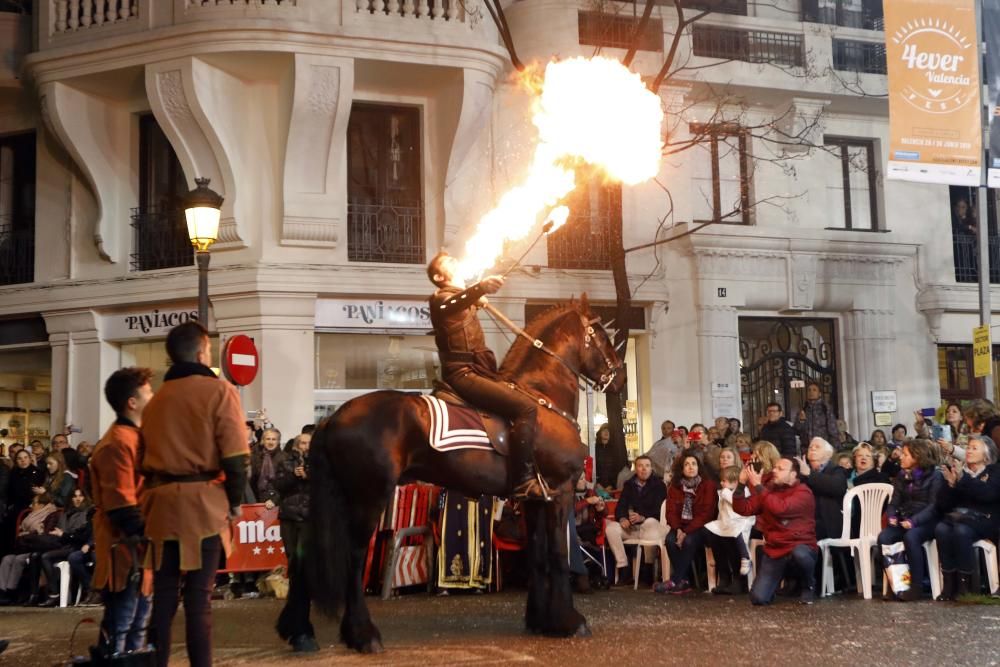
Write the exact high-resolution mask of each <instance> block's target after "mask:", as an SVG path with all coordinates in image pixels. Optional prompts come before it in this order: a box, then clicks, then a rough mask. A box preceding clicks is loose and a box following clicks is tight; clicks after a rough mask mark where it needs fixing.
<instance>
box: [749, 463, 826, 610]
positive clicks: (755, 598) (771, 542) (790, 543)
mask: <svg viewBox="0 0 1000 667" xmlns="http://www.w3.org/2000/svg"><path fill="white" fill-rule="evenodd" d="M746 477H747V486H749V487H750V489H751V495H750V497H748V498H744V497H742V496H739V495H738V496H734V497H733V509H734V510H736V512H737V513H739V514H742V515H744V516H751V515H756V516H758V517H759V518H758V519H757V527H758V528H759V529H760V531H761V532H762V533H764V556H763V558H762V559H761V560H760V561H759V562H758V563H757V576H756V578H755V579H754V581H753V587H752V588H751V589H750V602H752V603H753V604H755V605H765V604H770V603H771V601H772V600H773V599H774V593H775V591H776V590H777V589H778V584H780V583H781V580H782V579H783V578H784V577H785V576H786V570H788V568H789V566H790V565H794V568H793V569H794V570H795V573H796V574H797V575H798V577H799V578H800V580H801V582H802V597H801V598H800V599H799V602H801V603H802V604H812V603H813V602H814V601H815V599H816V558H817V556H818V549H817V547H816V500H815V498H813V494H812V491H810V490H809V487H808V486H806V485H805V484H800V483H799V471H798V461H795V460H792V459H781V460H779V461H778V463H777V465H775V467H774V477H773V479H772V480H771V482H770V483H769V484H768V485H767V486H766V487H765V486H764V485H763V484H761V474H760V473H759V472H757V471H756V470H754V468H753V466H750V465H748V466H747V469H746ZM789 574H790V573H789Z"/></svg>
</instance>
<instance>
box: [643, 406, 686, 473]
mask: <svg viewBox="0 0 1000 667" xmlns="http://www.w3.org/2000/svg"><path fill="white" fill-rule="evenodd" d="M660 435H661V436H663V437H661V438H660V439H659V440H657V441H656V442H654V443H653V446H652V447H650V448H649V451H648V452H646V456H648V457H649V460H650V461H652V463H653V473H654V474H655V475H656V476H658V477H664V476H665V475H666V474H667V472H668V471H669V470H670V468H671V467H672V466H673V464H674V457H675V456H677V452H678V451H679V450H678V449H677V445H675V444H674V438H673V435H674V423H673V422H672V421H670V420H669V419H668V420H666V421H665V422H663V423H662V424H660Z"/></svg>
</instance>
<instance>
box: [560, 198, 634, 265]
mask: <svg viewBox="0 0 1000 667" xmlns="http://www.w3.org/2000/svg"><path fill="white" fill-rule="evenodd" d="M566 203H567V205H568V206H569V210H570V215H569V218H568V219H567V220H566V224H565V225H563V227H562V228H561V229H558V230H556V231H555V232H553V233H552V234H549V235H548V236H547V237H546V239H547V241H546V242H547V244H548V253H549V266H550V267H552V268H554V269H611V230H612V227H613V226H618V227H621V224H622V186H621V184H620V183H612V184H605V183H602V182H599V181H592V182H590V183H588V184H586V185H583V186H580V187H578V188H577V189H576V191H574V194H573V196H572V197H570V199H569V200H568V201H567V202H566Z"/></svg>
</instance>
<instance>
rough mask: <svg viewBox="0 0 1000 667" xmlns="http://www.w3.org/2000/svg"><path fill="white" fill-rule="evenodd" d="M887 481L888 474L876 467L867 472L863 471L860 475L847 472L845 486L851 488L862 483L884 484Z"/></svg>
mask: <svg viewBox="0 0 1000 667" xmlns="http://www.w3.org/2000/svg"><path fill="white" fill-rule="evenodd" d="M888 482H889V476H888V475H886V474H885V473H883V472H882V471H880V470H879V469H878V468H872V469H871V470H868V471H867V472H863V473H861V474H860V475H858V474H855V473H848V475H847V486H848V488H851V489H853V488H854V487H855V486H861V485H863V484H886V483H888Z"/></svg>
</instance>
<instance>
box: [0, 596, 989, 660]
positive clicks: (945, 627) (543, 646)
mask: <svg viewBox="0 0 1000 667" xmlns="http://www.w3.org/2000/svg"><path fill="white" fill-rule="evenodd" d="M577 599H578V608H579V609H580V610H581V611H582V612H583V613H585V614H586V615H587V617H588V619H589V620H590V624H591V627H592V629H593V631H594V636H593V637H592V638H590V639H573V640H559V639H548V638H542V637H535V636H532V635H528V634H525V633H524V632H523V631H522V627H521V619H520V617H521V612H522V605H523V602H524V594H523V592H521V591H510V592H507V591H505V592H503V593H501V594H491V595H477V596H471V595H453V596H450V597H443V598H437V597H428V596H427V595H425V594H413V595H407V596H404V597H402V598H399V599H396V600H391V601H388V602H382V601H381V600H378V599H376V598H369V604H370V605H371V606H372V611H373V614H374V617H375V621H376V623H378V624H379V626H380V627H381V629H382V635H383V638H384V640H385V646H386V652H385V653H384V654H382V655H378V656H362V655H358V654H356V653H353V652H348V651H347V650H346V649H344V648H343V647H342V646H340V645H339V644H336V643H335V642H336V639H337V636H336V626H335V624H333V623H332V622H330V621H328V620H325V619H322V618H314V619H313V620H314V622H315V624H316V631H317V633H318V635H319V636H318V639H319V642H320V645H321V646H322V647H323V649H322V651H321V652H320V653H313V654H307V655H304V656H301V657H300V656H295V655H293V654H292V653H290V652H289V650H288V649H287V647H286V646H285V645H283V644H282V643H281V642H280V640H279V639H278V637H277V635H275V633H274V631H273V630H272V626H273V624H274V619H275V618H276V616H277V614H278V610H279V609H280V605H281V603H280V602H279V601H277V600H274V599H257V600H234V601H216V602H215V603H214V620H215V664H216V665H277V664H282V663H284V664H286V665H288V664H292V665H294V666H295V667H300V666H301V667H307V666H308V667H312V666H313V665H367V666H371V665H415V666H416V665H419V666H421V667H431V666H435V667H436V666H437V665H516V664H521V663H535V664H543V665H546V667H548V666H550V665H580V666H587V667H590V666H594V665H661V664H679V663H683V664H686V665H727V667H728V665H754V667H764V666H768V667H769V666H771V665H795V666H796V667H801V666H802V665H823V667H831V666H834V665H849V666H851V667H868V666H871V665H936V664H937V665H996V664H998V663H1000V606H983V605H972V604H943V603H932V602H929V601H927V602H920V603H910V604H902V603H895V602H882V601H880V600H877V599H876V600H871V601H868V602H865V601H863V600H859V599H855V598H853V597H851V598H848V599H844V598H842V597H835V598H830V599H826V600H821V601H818V602H817V603H816V604H815V605H813V606H812V607H801V606H799V605H798V604H797V603H796V602H795V601H794V600H786V599H779V601H778V603H776V604H775V605H773V606H772V607H770V608H751V606H750V603H749V602H748V601H747V597H746V596H743V597H740V598H726V597H715V596H711V595H707V594H696V595H694V596H689V597H684V598H676V597H669V596H660V595H654V594H652V593H650V592H648V591H643V590H640V591H636V592H633V591H632V590H631V589H621V588H619V589H615V590H613V591H611V592H602V593H598V594H595V595H592V596H586V597H578V598H577ZM100 612H101V610H100V609H99V608H96V607H92V608H84V609H72V608H71V609H62V610H59V609H56V610H52V609H37V610H35V609H23V608H16V607H5V608H0V637H7V638H10V639H11V640H12V642H11V647H10V648H9V649H8V650H7V652H6V653H5V654H3V655H0V665H2V666H6V665H11V666H14V665H16V666H17V667H36V666H38V667H41V666H46V667H47V666H49V665H53V664H55V663H56V662H58V661H60V660H64V659H65V658H66V657H67V656H68V655H69V637H70V633H71V632H72V630H73V626H74V625H75V624H76V623H77V622H78V621H79V620H80V619H82V618H87V617H92V618H94V619H99V618H100ZM177 616H178V618H177V623H176V625H175V629H174V641H175V644H174V653H173V655H174V658H173V659H172V661H171V665H178V666H182V665H187V661H186V660H185V659H184V656H185V653H184V648H183V641H184V632H183V612H182V611H179V612H178V615H177ZM95 636H96V628H95V626H93V625H83V626H81V627H80V630H79V632H78V638H77V650H76V653H78V654H79V653H82V652H83V651H84V650H85V647H86V645H87V644H89V643H90V642H92V641H93V639H94V637H95ZM289 661H291V662H289Z"/></svg>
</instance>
